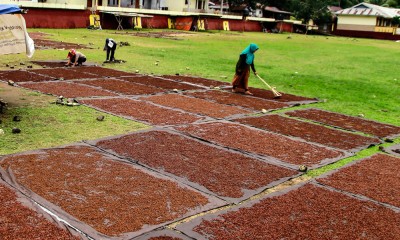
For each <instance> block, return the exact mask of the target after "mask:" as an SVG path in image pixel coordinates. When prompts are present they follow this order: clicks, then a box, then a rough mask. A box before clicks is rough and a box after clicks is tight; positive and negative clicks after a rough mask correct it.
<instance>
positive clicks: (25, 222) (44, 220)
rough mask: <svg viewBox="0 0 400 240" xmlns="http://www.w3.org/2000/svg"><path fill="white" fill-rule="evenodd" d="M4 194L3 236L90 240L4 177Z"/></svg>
mask: <svg viewBox="0 0 400 240" xmlns="http://www.w3.org/2000/svg"><path fill="white" fill-rule="evenodd" d="M1 171H2V170H1V168H0V173H1ZM0 176H1V175H0ZM0 196H1V198H0V213H1V217H0V226H1V227H0V236H1V239H60V240H64V239H65V240H77V239H86V238H85V236H84V235H80V234H79V233H78V232H76V231H75V230H74V229H72V228H70V227H68V226H67V225H65V224H63V223H62V222H60V221H58V220H56V219H54V218H53V217H52V216H51V215H49V214H48V213H46V212H45V211H44V210H43V209H42V208H41V207H39V206H38V205H37V204H35V203H33V202H32V201H31V200H30V199H28V198H27V197H26V196H24V195H22V194H21V193H20V192H18V191H16V190H15V189H13V188H11V187H10V186H9V185H8V184H7V183H5V182H4V181H3V180H2V179H1V178H0Z"/></svg>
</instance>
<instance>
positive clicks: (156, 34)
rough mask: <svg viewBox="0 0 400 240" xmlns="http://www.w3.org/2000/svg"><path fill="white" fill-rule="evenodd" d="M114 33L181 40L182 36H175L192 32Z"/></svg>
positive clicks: (183, 35)
mask: <svg viewBox="0 0 400 240" xmlns="http://www.w3.org/2000/svg"><path fill="white" fill-rule="evenodd" d="M115 34H122V35H131V36H135V37H146V38H166V39H171V40H183V38H178V37H177V36H182V37H185V36H187V35H192V34H193V33H188V32H125V33H121V32H115Z"/></svg>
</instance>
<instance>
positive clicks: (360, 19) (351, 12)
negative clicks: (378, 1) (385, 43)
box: [334, 3, 400, 40]
mask: <svg viewBox="0 0 400 240" xmlns="http://www.w3.org/2000/svg"><path fill="white" fill-rule="evenodd" d="M336 15H337V18H338V20H337V26H336V30H335V31H334V34H335V35H339V36H351V37H363V38H376V39H388V40H399V39H400V28H399V26H398V24H395V21H394V19H396V18H398V17H400V9H395V8H387V7H381V6H377V5H373V4H369V3H359V4H357V5H355V6H353V7H350V8H346V9H342V10H339V11H337V12H336Z"/></svg>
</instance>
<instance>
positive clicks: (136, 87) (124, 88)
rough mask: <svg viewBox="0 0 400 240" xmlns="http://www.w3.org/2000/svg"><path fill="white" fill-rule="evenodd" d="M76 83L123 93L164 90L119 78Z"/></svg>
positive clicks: (131, 93)
mask: <svg viewBox="0 0 400 240" xmlns="http://www.w3.org/2000/svg"><path fill="white" fill-rule="evenodd" d="M74 82H76V83H80V84H85V85H90V86H93V87H100V88H102V89H104V90H109V91H113V92H115V93H119V94H122V95H143V94H155V93H160V92H162V90H161V89H159V88H155V87H151V86H145V85H141V84H135V83H133V82H127V81H123V80H117V79H96V80H82V81H74Z"/></svg>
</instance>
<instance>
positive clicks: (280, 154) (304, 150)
mask: <svg viewBox="0 0 400 240" xmlns="http://www.w3.org/2000/svg"><path fill="white" fill-rule="evenodd" d="M175 129H176V130H178V131H182V132H185V133H186V134H189V135H190V136H194V137H196V138H200V139H203V140H204V141H209V142H212V143H215V144H218V145H221V146H224V147H227V148H231V149H236V150H239V151H241V152H245V153H248V154H250V155H261V156H264V157H265V156H267V157H272V158H274V159H276V161H275V164H281V165H285V166H287V167H291V168H294V169H298V165H307V166H308V168H310V169H311V168H317V167H320V166H323V165H326V164H329V163H332V162H335V161H338V160H340V159H342V158H345V157H348V156H350V153H348V152H342V151H339V150H336V149H330V148H328V147H325V146H318V145H316V144H312V143H308V142H304V141H300V140H298V139H294V138H291V137H287V136H283V135H278V134H275V133H271V132H267V131H263V130H260V129H256V128H253V127H249V126H245V125H241V124H236V123H230V122H224V121H220V122H209V123H202V124H193V125H188V126H181V127H175Z"/></svg>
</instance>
